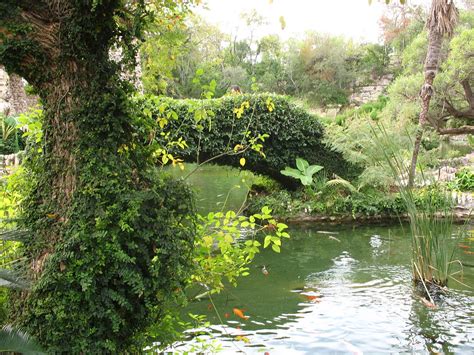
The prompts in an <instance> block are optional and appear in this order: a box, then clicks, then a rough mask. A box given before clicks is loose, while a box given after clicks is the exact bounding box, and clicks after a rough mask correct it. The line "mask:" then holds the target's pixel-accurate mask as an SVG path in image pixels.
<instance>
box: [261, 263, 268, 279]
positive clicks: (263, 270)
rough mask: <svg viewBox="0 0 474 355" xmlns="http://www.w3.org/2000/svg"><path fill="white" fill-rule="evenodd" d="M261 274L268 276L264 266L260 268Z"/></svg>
mask: <svg viewBox="0 0 474 355" xmlns="http://www.w3.org/2000/svg"><path fill="white" fill-rule="evenodd" d="M262 274H264V275H265V276H268V270H267V268H266V266H265V265H263V266H262Z"/></svg>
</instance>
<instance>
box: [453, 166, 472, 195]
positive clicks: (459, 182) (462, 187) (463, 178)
mask: <svg viewBox="0 0 474 355" xmlns="http://www.w3.org/2000/svg"><path fill="white" fill-rule="evenodd" d="M449 187H450V188H451V189H453V190H458V191H474V172H473V171H472V170H471V169H469V168H463V169H459V170H458V171H456V174H455V179H454V181H452V182H450V183H449Z"/></svg>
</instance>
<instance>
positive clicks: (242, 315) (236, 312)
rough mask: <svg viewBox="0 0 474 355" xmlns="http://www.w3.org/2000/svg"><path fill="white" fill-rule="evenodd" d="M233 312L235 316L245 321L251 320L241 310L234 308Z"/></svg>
mask: <svg viewBox="0 0 474 355" xmlns="http://www.w3.org/2000/svg"><path fill="white" fill-rule="evenodd" d="M232 311H233V312H234V314H235V315H236V316H237V317H239V318H242V319H245V320H247V319H249V317H248V316H246V315H244V312H243V311H242V310H241V309H238V308H236V307H234V308H233V309H232Z"/></svg>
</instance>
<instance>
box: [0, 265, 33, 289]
mask: <svg viewBox="0 0 474 355" xmlns="http://www.w3.org/2000/svg"><path fill="white" fill-rule="evenodd" d="M0 286H3V287H8V288H15V289H20V290H26V289H28V288H29V286H30V284H29V282H28V281H26V280H25V279H24V278H22V277H21V276H20V275H18V273H16V272H15V271H13V270H7V269H0Z"/></svg>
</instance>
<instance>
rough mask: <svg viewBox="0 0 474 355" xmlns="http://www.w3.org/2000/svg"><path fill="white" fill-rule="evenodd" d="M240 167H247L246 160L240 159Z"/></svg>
mask: <svg viewBox="0 0 474 355" xmlns="http://www.w3.org/2000/svg"><path fill="white" fill-rule="evenodd" d="M240 165H241V166H244V165H245V158H240Z"/></svg>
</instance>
